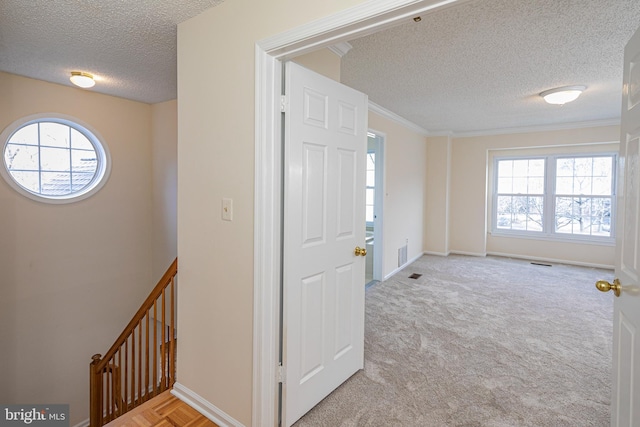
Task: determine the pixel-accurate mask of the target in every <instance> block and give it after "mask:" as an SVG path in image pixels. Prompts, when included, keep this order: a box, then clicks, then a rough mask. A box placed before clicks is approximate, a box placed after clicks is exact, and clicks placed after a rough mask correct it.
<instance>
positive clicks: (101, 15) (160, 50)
mask: <svg viewBox="0 0 640 427" xmlns="http://www.w3.org/2000/svg"><path fill="white" fill-rule="evenodd" d="M221 2H222V0H190V1H176V0H100V1H95V0H91V1H86V0H82V1H73V0H60V1H58V0H56V1H51V0H32V1H24V0H2V1H0V71H5V72H8V73H13V74H19V75H23V76H27V77H32V78H35V79H40V80H45V81H49V82H53V83H60V84H64V85H67V86H71V83H70V82H69V76H70V72H71V71H72V70H79V71H86V72H90V73H93V74H94V75H95V76H96V82H97V84H96V87H95V89H92V90H94V91H96V92H101V93H106V94H109V95H115V96H120V97H123V98H128V99H132V100H136V101H142V102H147V103H156V102H162V101H168V100H170V99H175V98H176V85H177V84H176V78H177V77H176V34H177V24H178V23H180V22H182V21H185V20H187V19H189V18H192V17H194V16H196V15H198V14H200V13H201V12H203V11H204V10H206V9H209V8H211V7H213V6H216V5H217V4H220V3H221Z"/></svg>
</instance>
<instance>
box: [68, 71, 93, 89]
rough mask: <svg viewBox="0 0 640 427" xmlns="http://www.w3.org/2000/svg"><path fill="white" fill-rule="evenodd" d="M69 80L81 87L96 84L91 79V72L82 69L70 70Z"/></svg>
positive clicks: (84, 87)
mask: <svg viewBox="0 0 640 427" xmlns="http://www.w3.org/2000/svg"><path fill="white" fill-rule="evenodd" d="M69 80H71V83H73V84H74V85H76V86H78V87H81V88H83V89H87V88H90V87H93V86H94V85H95V84H96V82H95V80H93V75H92V74H89V73H85V72H82V71H72V72H71V77H70V78H69Z"/></svg>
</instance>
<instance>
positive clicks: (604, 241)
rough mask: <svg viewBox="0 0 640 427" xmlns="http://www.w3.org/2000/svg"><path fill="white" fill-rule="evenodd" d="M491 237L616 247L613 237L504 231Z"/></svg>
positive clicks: (493, 232) (492, 232)
mask: <svg viewBox="0 0 640 427" xmlns="http://www.w3.org/2000/svg"><path fill="white" fill-rule="evenodd" d="M487 234H489V235H490V236H491V237H499V238H508V239H525V240H542V241H546V242H556V243H573V244H582V245H595V246H615V245H616V239H615V238H613V237H599V238H587V237H582V236H580V237H577V236H565V235H562V234H560V235H559V234H554V235H549V234H543V233H540V234H539V235H538V234H531V233H518V232H511V233H508V232H503V231H489V232H488V233H487Z"/></svg>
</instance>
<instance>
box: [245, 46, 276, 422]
mask: <svg viewBox="0 0 640 427" xmlns="http://www.w3.org/2000/svg"><path fill="white" fill-rule="evenodd" d="M255 62H256V106H255V108H256V122H255V140H256V141H255V144H256V145H255V183H254V185H255V195H254V197H255V203H254V218H255V219H254V277H253V282H254V288H253V299H254V306H253V393H252V402H253V403H252V422H251V423H252V425H253V426H273V425H275V424H276V423H277V416H278V415H277V404H278V403H277V400H278V383H277V382H276V366H277V364H278V354H279V348H278V345H279V344H278V343H279V335H280V314H279V312H280V282H281V271H280V262H281V261H280V260H281V249H280V248H281V230H280V226H281V223H280V218H281V185H282V184H281V172H280V171H281V169H282V165H281V143H280V121H279V118H280V112H279V108H278V101H279V99H280V96H279V94H280V93H281V92H280V90H281V88H280V85H279V84H276V82H280V80H281V75H282V64H281V62H280V61H278V60H276V59H275V58H274V57H272V56H269V55H268V54H267V53H266V52H265V51H264V50H262V49H260V48H259V47H258V46H256V54H255Z"/></svg>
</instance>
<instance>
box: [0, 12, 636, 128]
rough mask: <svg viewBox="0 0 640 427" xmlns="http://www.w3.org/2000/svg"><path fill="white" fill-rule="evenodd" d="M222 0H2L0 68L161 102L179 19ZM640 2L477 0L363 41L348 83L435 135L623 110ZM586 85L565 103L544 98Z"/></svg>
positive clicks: (345, 61) (353, 54) (601, 116)
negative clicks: (74, 77)
mask: <svg viewBox="0 0 640 427" xmlns="http://www.w3.org/2000/svg"><path fill="white" fill-rule="evenodd" d="M221 1H222V0H189V1H177V0H55V1H54V0H0V71H6V72H9V73H14V74H19V75H24V76H27V77H32V78H36V79H40V80H45V81H50V82H54V83H60V84H64V85H71V84H70V83H69V73H70V71H72V70H81V71H88V72H91V73H93V74H95V75H96V76H97V81H98V83H97V85H96V87H94V88H93V89H91V90H92V91H95V92H101V93H106V94H109V95H115V96H120V97H124V98H128V99H133V100H137V101H142V102H147V103H155V102H161V101H166V100H169V99H175V98H176V25H177V23H179V22H182V21H184V20H187V19H189V18H191V17H193V16H195V15H197V14H199V13H201V12H202V11H204V10H206V9H208V8H210V7H213V6H216V5H217V4H219V3H221ZM638 25H640V1H639V0H475V1H471V2H465V3H463V4H461V5H459V6H455V7H450V8H446V9H444V10H441V11H437V12H434V13H431V14H428V15H424V16H422V21H421V22H418V23H415V22H413V21H412V20H409V22H408V23H406V24H403V25H401V26H397V27H394V28H391V29H388V30H386V31H382V32H379V33H376V34H373V35H371V36H367V37H364V38H361V39H357V40H352V41H350V43H351V44H352V45H353V49H352V50H351V51H349V52H348V53H347V55H346V56H344V57H343V58H342V80H343V82H344V83H346V84H347V85H349V86H352V87H354V88H356V89H358V90H360V91H362V92H365V93H367V94H368V95H369V98H370V99H371V100H372V101H373V102H375V103H377V104H378V105H380V106H382V107H384V108H386V109H388V110H390V111H393V112H395V113H396V114H398V115H400V116H402V117H404V118H405V119H407V120H410V121H412V122H414V123H415V124H417V125H419V126H421V127H422V128H424V129H426V130H428V131H429V132H431V133H441V132H454V133H458V134H464V133H466V132H470V133H473V132H479V131H480V132H481V131H486V130H494V129H504V128H514V127H531V126H540V125H554V124H557V125H561V124H566V123H573V122H583V121H593V120H609V119H611V120H615V119H618V118H619V116H620V103H621V95H620V92H621V85H622V61H623V48H624V45H625V43H626V41H627V40H628V39H629V38H630V37H631V35H632V33H633V31H634V30H635V29H636V28H637V26H638ZM564 85H586V86H588V89H587V90H586V92H585V93H584V94H583V95H582V96H581V97H580V98H579V99H578V100H577V101H576V102H574V103H571V104H567V105H564V106H550V105H547V104H545V103H544V102H543V101H542V99H541V98H540V97H539V96H537V94H538V93H539V92H541V91H543V90H546V89H549V88H553V87H557V86H564Z"/></svg>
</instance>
